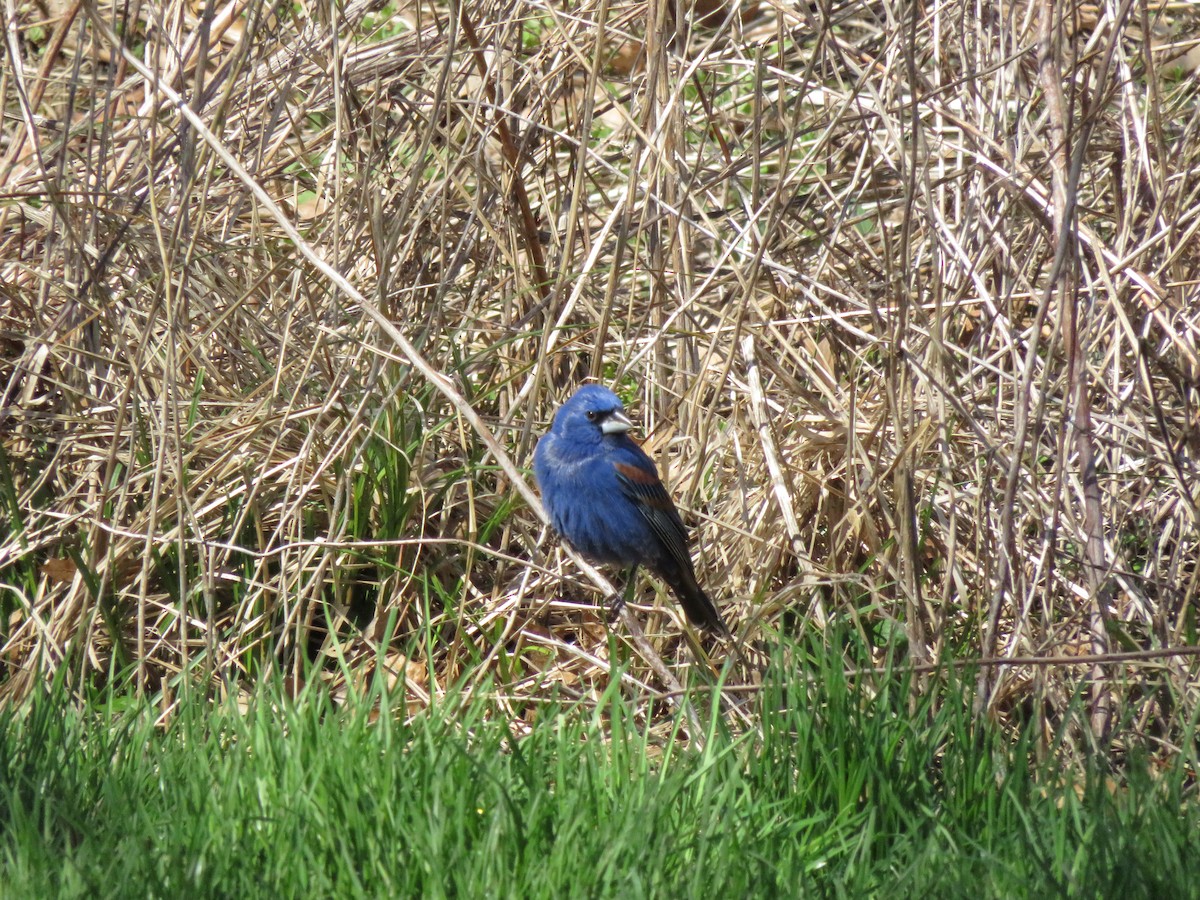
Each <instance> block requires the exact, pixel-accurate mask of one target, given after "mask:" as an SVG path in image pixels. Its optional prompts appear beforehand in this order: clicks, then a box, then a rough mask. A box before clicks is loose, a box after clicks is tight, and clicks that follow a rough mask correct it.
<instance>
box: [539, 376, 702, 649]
mask: <svg viewBox="0 0 1200 900" xmlns="http://www.w3.org/2000/svg"><path fill="white" fill-rule="evenodd" d="M632 427H633V423H632V422H630V421H629V418H628V417H627V416H626V415H625V407H624V406H622V405H621V401H620V399H619V398H618V397H617V395H616V394H614V393H613V392H612V391H610V390H609V389H608V388H606V387H601V386H600V385H598V384H589V385H585V386H583V387H581V388H580V389H579V390H578V391H576V392H575V394H574V396H572V397H571V399H570V400H568V401H567V402H566V403H564V404H563V406H562V408H561V409H559V411H558V414H557V415H555V417H554V425H553V426H552V427H551V429H550V431H549V432H547V433H546V434H545V435H543V436H542V438H541V440H539V441H538V444H537V449H536V450H535V451H534V454H533V472H534V475H535V476H536V477H537V482H538V487H539V489H540V490H541V492H542V500H543V501H544V502H545V504H546V511H547V512H548V513H549V514H550V521H551V523H552V524H553V525H554V528H555V530H557V531H558V533H559V534H560V535H562V536H563V537H564V538H565V539H566V540H567V541H568V542H569V543H570V544H571V546H573V547H574V548H575V549H576V550H578V551H579V552H580V553H582V554H583V555H584V556H588V557H591V558H592V559H594V560H596V561H598V562H601V563H612V564H616V565H621V566H631V567H632V571H631V572H630V573H629V577H630V582H631V583H632V579H633V577H634V575H635V574H636V572H637V567H638V566H639V565H644V566H646V567H647V568H648V569H650V570H651V571H652V572H654V573H655V574H657V575H658V576H659V577H660V578H662V580H663V581H665V582H666V583H667V584H668V585H670V587H671V590H673V591H674V592H675V595H676V596H677V597H678V598H679V602H680V603H682V604H683V609H684V612H686V613H687V616H688V618H689V619H690V620H691V621H692V624H694V625H697V626H699V627H701V628H707V629H712V630H714V631H718V632H721V633H726V628H725V623H724V622H723V621H721V614H720V613H719V612H717V608H716V606H714V605H713V602H712V601H711V600H710V599H708V597H707V595H705V593H704V591H702V590H701V589H700V585H699V584H697V582H696V571H695V569H693V568H692V558H691V556H690V555H689V554H688V536H687V529H686V528H685V527H684V525H683V522H682V520H680V518H679V513H678V511H677V510H676V509H675V504H674V503H672V502H671V498H670V496H668V494H667V491H666V489H665V488H664V487H663V484H662V481H660V480H659V477H658V470H657V469H656V468H655V467H654V462H653V461H652V460H651V459H650V457H649V456H647V455H646V454H645V453H644V452H643V451H642V448H641V447H639V446H638V445H637V444H635V443H634V442H633V441H632V440H631V439H630V437H629V435H628V434H626V432H628V431H629V429H630V428H632Z"/></svg>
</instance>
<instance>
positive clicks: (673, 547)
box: [613, 458, 692, 572]
mask: <svg viewBox="0 0 1200 900" xmlns="http://www.w3.org/2000/svg"><path fill="white" fill-rule="evenodd" d="M646 462H647V463H648V464H649V465H650V466H651V468H650V469H647V468H646V467H645V466H640V465H636V464H635V463H628V462H614V463H613V467H614V468H615V469H616V470H617V480H618V481H619V482H620V483H621V489H622V490H623V491H624V492H625V496H627V497H628V498H629V499H630V500H632V501H633V502H634V504H635V505H636V506H637V508H638V512H640V513H641V514H642V516H643V517H644V518H645V519H646V521H647V522H648V523H649V524H650V528H651V530H652V531H653V532H654V534H655V535H656V536H657V537H658V539H659V540H660V541H662V544H663V547H665V548H666V550H667V553H669V554H670V556H671V558H672V559H673V560H675V562H676V563H678V564H679V566H680V567H681V568H683V569H684V570H685V571H689V572H690V571H691V569H692V557H691V555H690V554H689V553H688V549H687V529H686V528H685V527H684V525H683V520H682V519H680V518H679V512H678V510H676V509H675V504H674V503H672V502H671V496H670V495H669V494H668V493H667V489H666V488H664V487H663V483H662V481H661V480H659V477H658V474H657V473H656V472H655V471H654V470H653V465H654V464H653V463H651V462H650V460H649V458H647V459H646Z"/></svg>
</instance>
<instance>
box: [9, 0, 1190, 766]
mask: <svg viewBox="0 0 1200 900" xmlns="http://www.w3.org/2000/svg"><path fill="white" fill-rule="evenodd" d="M22 9H23V10H25V11H24V12H22V13H21V14H20V15H19V16H18V17H17V20H16V24H17V27H16V29H15V30H13V31H11V32H10V33H9V35H8V36H7V37H6V42H5V53H6V54H7V57H6V66H5V69H4V72H3V75H2V77H0V102H2V103H3V108H4V113H5V117H4V122H5V125H4V133H3V145H2V151H3V153H2V158H0V192H2V195H0V199H2V207H0V225H2V227H0V282H2V283H3V284H4V285H5V287H4V290H3V308H2V322H0V339H2V340H3V362H2V364H0V365H2V367H0V391H2V395H0V396H2V410H0V417H2V422H3V428H2V431H0V436H2V440H0V503H2V504H3V509H4V516H5V517H6V521H7V522H8V524H9V527H8V528H7V530H6V531H5V532H4V533H3V534H0V579H2V584H0V645H2V649H0V661H2V663H0V665H2V667H3V668H0V690H2V691H3V693H4V694H5V696H8V697H22V696H27V695H29V694H30V693H36V691H37V690H40V687H39V686H40V685H42V684H43V683H44V682H45V681H47V680H48V679H51V678H53V677H55V676H56V674H62V676H63V678H64V679H65V681H66V682H67V683H69V684H70V685H72V687H73V688H75V689H77V690H80V691H86V690H91V689H96V688H97V687H100V686H104V685H110V684H115V685H124V686H128V687H131V688H133V689H135V690H136V691H137V692H139V693H141V694H143V695H147V696H156V697H157V698H158V702H159V703H160V704H161V705H162V707H163V708H164V709H167V710H172V709H174V702H175V698H176V697H177V696H178V695H180V694H181V693H183V692H187V691H191V690H196V691H199V692H200V693H204V692H206V691H208V690H217V689H224V687H225V686H228V685H234V686H235V689H242V690H247V691H250V692H253V690H254V683H255V682H256V680H257V679H259V678H260V677H262V676H263V675H264V674H271V673H275V672H280V673H282V675H281V677H284V678H285V679H286V682H287V684H288V685H289V689H290V690H292V691H300V690H302V689H303V688H304V686H305V683H306V681H307V680H309V679H312V678H315V679H317V680H319V681H324V682H328V683H329V689H330V690H331V691H334V692H335V693H336V692H346V691H350V690H352V689H354V687H355V685H356V684H361V683H364V682H367V681H370V680H371V678H373V677H374V676H375V675H376V674H382V675H384V676H386V677H388V678H391V679H393V680H394V681H396V682H397V683H399V684H402V685H403V686H404V688H403V689H404V691H405V692H406V705H405V709H406V710H409V711H411V712H416V711H417V710H418V709H420V708H422V707H425V706H427V705H432V704H436V703H437V702H438V698H439V697H440V696H441V695H442V694H443V692H444V691H445V690H446V687H447V686H448V685H455V684H459V685H461V684H464V683H465V684H467V685H468V690H469V691H470V692H472V693H473V694H476V693H484V692H490V693H492V694H494V695H495V697H496V698H498V702H503V703H507V704H509V705H510V706H511V708H512V709H513V710H517V709H521V708H523V704H525V703H527V702H533V701H536V700H537V699H538V698H540V697H542V696H544V695H545V694H546V693H547V692H548V691H551V690H554V689H557V690H559V691H560V692H561V695H562V696H563V697H564V698H571V699H574V700H576V701H579V702H584V701H586V700H589V699H591V698H595V697H598V696H604V695H605V692H606V691H608V690H609V689H610V688H611V684H610V676H611V668H610V665H611V662H612V660H613V658H614V657H616V658H619V659H622V660H625V661H627V662H628V667H627V668H625V669H623V670H622V671H623V672H624V675H623V677H624V678H625V679H626V682H625V683H626V684H627V685H633V684H640V685H645V686H646V688H647V690H646V692H645V693H643V694H642V695H641V696H643V697H651V696H655V695H656V694H661V693H662V692H663V691H665V689H666V685H665V682H664V679H663V676H662V671H661V669H656V668H654V667H653V666H652V663H653V662H654V658H661V659H662V660H664V661H665V662H666V663H667V665H668V666H669V667H670V671H669V672H668V675H670V677H672V678H675V677H679V678H681V679H682V680H683V681H685V682H687V681H690V680H693V675H692V671H691V669H692V667H694V668H695V669H696V670H697V671H699V670H702V669H704V668H705V665H704V664H703V659H702V658H701V656H700V655H699V652H698V651H699V650H700V649H701V648H697V647H692V646H691V645H689V643H688V642H687V641H685V640H684V639H683V638H682V636H681V635H682V631H683V629H682V626H681V623H680V621H679V619H678V617H677V614H676V613H675V612H674V611H673V609H672V605H671V603H670V602H669V601H666V600H665V599H664V598H663V597H662V596H661V592H660V589H659V588H658V587H657V586H650V585H645V586H643V587H642V589H641V593H640V594H639V597H638V600H639V604H638V605H637V607H636V612H637V615H638V617H639V618H640V619H641V621H643V622H644V627H645V629H646V632H647V635H648V638H649V643H648V644H637V643H633V644H628V645H627V644H626V643H625V641H626V635H625V633H624V631H621V632H619V638H618V642H617V643H613V642H610V639H609V635H608V633H607V631H606V628H605V627H604V624H603V622H602V620H601V615H600V614H599V613H596V612H593V611H592V607H594V606H596V605H597V604H598V602H599V601H601V600H602V599H603V598H602V597H600V596H598V595H597V594H596V592H595V591H593V590H592V589H591V587H590V586H588V585H585V584H584V583H583V582H579V583H577V582H576V581H575V580H574V579H575V569H574V568H573V567H572V566H570V565H567V566H561V565H560V564H559V561H558V557H557V555H556V552H555V551H554V550H553V547H554V544H553V542H552V541H550V540H548V539H546V535H545V531H544V529H543V527H542V526H541V524H540V522H538V521H537V519H536V517H535V516H533V515H532V514H531V513H529V512H528V511H527V510H525V509H524V508H523V503H522V502H521V500H520V499H519V493H518V492H517V490H516V487H517V486H516V485H515V484H514V483H513V481H512V478H511V475H510V474H506V473H508V472H511V470H509V469H506V468H505V466H506V465H507V462H508V460H509V458H512V459H515V460H516V462H517V463H518V464H524V462H525V461H526V460H527V459H528V455H529V452H530V449H531V447H532V444H533V441H534V439H535V438H536V436H537V434H538V433H539V432H540V431H541V430H542V429H544V428H545V427H546V425H547V423H548V421H549V418H550V416H551V414H552V412H553V410H554V408H555V406H556V405H557V404H558V403H559V402H560V401H561V400H562V399H563V398H564V397H565V396H566V395H567V394H568V393H569V392H570V390H572V389H573V388H574V387H575V386H576V385H577V384H578V383H579V382H580V381H581V380H583V379H584V378H587V377H594V378H599V379H602V380H604V381H606V382H610V383H612V384H614V385H615V386H616V387H617V389H618V391H619V392H620V393H621V394H622V395H623V396H624V397H625V398H627V400H628V401H629V403H630V405H631V407H632V411H633V413H634V415H635V416H636V417H637V418H638V419H639V421H640V422H641V423H642V425H643V427H644V432H645V434H646V435H647V438H648V441H647V446H648V448H649V450H650V451H651V452H652V453H653V454H654V456H655V458H656V459H657V460H658V462H659V463H660V466H661V468H662V469H663V471H664V473H665V476H666V478H667V480H668V481H669V483H670V485H671V490H672V492H673V494H674V496H676V497H677V498H678V500H679V501H680V503H681V505H682V507H683V508H684V509H685V512H686V515H687V517H688V519H689V520H690V521H691V522H692V523H693V524H694V526H695V533H696V537H697V542H696V543H697V546H698V548H699V551H698V552H699V559H698V564H699V568H700V571H701V573H702V576H703V579H704V580H705V581H706V583H707V584H709V585H711V586H712V589H713V593H714V594H715V595H716V596H717V598H718V600H719V602H720V604H721V605H722V607H723V610H724V612H725V613H726V615H727V617H728V618H729V619H730V620H731V622H732V623H733V624H734V626H735V629H736V630H737V631H738V633H739V640H740V641H741V643H742V645H743V646H744V653H743V655H742V656H738V657H737V658H738V659H739V660H744V661H740V662H739V664H738V665H737V666H735V667H734V669H733V670H732V671H731V672H730V673H729V674H728V677H727V682H726V683H727V685H728V688H729V689H728V691H727V694H728V696H727V699H726V708H732V707H731V704H732V701H733V698H736V697H737V696H739V695H738V693H737V691H738V689H740V688H742V687H744V686H746V685H753V684H754V683H756V682H757V680H759V678H760V677H761V672H760V671H759V670H760V669H761V667H762V665H763V661H762V660H761V659H760V658H759V657H760V655H761V651H762V650H763V647H764V646H765V644H764V642H765V643H770V642H771V641H773V640H774V639H775V636H776V635H782V636H789V635H790V636H795V635H798V634H803V633H807V632H808V631H811V630H816V631H818V632H821V631H823V630H824V629H827V628H830V627H832V626H836V627H838V628H842V627H847V625H848V626H849V627H850V628H851V630H852V632H853V633H855V634H857V635H858V637H857V638H856V641H857V644H856V646H855V647H854V648H851V649H849V650H848V651H847V654H846V658H845V665H847V666H849V667H853V668H859V669H870V668H874V667H878V666H879V665H881V664H882V663H883V661H884V660H885V659H894V658H897V654H898V655H899V658H902V659H903V660H904V661H905V662H906V663H911V664H912V665H914V666H918V667H920V666H925V667H928V666H934V665H936V664H937V663H938V662H939V661H941V660H943V659H945V658H947V657H954V658H957V659H964V658H982V659H983V660H984V661H985V662H984V664H983V665H982V666H980V667H979V668H978V670H977V672H978V675H977V680H976V682H975V684H974V685H973V691H974V701H973V703H974V710H975V712H976V713H978V714H979V715H986V716H990V717H992V719H993V720H995V721H996V722H998V723H999V724H1000V725H1002V726H1003V727H1006V728H1009V729H1010V731H1011V734H1012V735H1013V736H1014V739H1015V736H1016V735H1018V734H1032V735H1033V736H1032V737H1028V738H1027V739H1028V740H1034V741H1036V742H1037V743H1038V747H1039V752H1046V753H1051V752H1055V753H1057V752H1059V751H1062V755H1063V756H1066V757H1074V758H1076V759H1082V757H1083V756H1085V755H1086V754H1088V753H1090V752H1091V751H1092V750H1093V749H1094V748H1097V747H1110V748H1112V749H1114V750H1115V751H1116V752H1117V753H1125V752H1128V751H1131V750H1138V749H1139V748H1140V749H1141V750H1144V751H1145V752H1149V753H1152V754H1157V753H1162V754H1165V755H1167V756H1172V755H1175V754H1176V753H1177V752H1178V749H1179V748H1180V747H1182V746H1184V743H1185V735H1186V734H1188V732H1187V731H1186V728H1187V723H1188V722H1189V721H1192V720H1193V719H1194V718H1195V715H1196V710H1197V703H1196V699H1197V691H1196V685H1197V683H1198V681H1197V678H1196V671H1197V670H1196V656H1195V650H1196V646H1197V641H1196V613H1195V610H1196V609H1197V608H1198V606H1197V578H1198V574H1197V573H1198V570H1197V565H1196V560H1197V558H1198V555H1200V530H1198V528H1197V524H1198V523H1197V499H1196V495H1195V490H1194V484H1195V477H1194V471H1195V467H1196V455H1197V452H1198V445H1197V442H1196V440H1195V419H1196V413H1195V411H1196V408H1197V403H1198V401H1200V394H1198V392H1197V389H1198V384H1200V380H1198V379H1200V374H1198V373H1200V363H1198V355H1197V330H1198V327H1200V304H1197V303H1196V299H1195V298H1196V288H1195V285H1196V283H1197V277H1198V276H1197V253H1196V247H1197V246H1198V245H1197V242H1196V240H1195V232H1196V223H1197V221H1200V220H1198V218H1197V214H1196V198H1197V191H1198V190H1200V188H1198V187H1197V185H1198V183H1200V182H1197V179H1196V178H1194V177H1193V175H1194V171H1195V169H1196V166H1197V160H1198V159H1200V152H1198V149H1200V139H1198V137H1197V129H1196V125H1197V122H1200V118H1198V110H1200V106H1198V104H1197V94H1198V90H1197V85H1198V82H1197V80H1196V79H1195V78H1194V77H1193V76H1192V74H1191V69H1190V68H1189V67H1191V66H1192V65H1193V55H1194V53H1195V50H1196V47H1195V40H1194V39H1192V38H1190V37H1188V36H1189V35H1192V34H1195V33H1196V28H1195V26H1196V25H1197V21H1196V15H1197V14H1196V11H1195V10H1194V9H1192V8H1191V7H1187V6H1183V5H1180V4H1166V3H1157V2H1151V0H1135V2H1133V3H1129V4H1115V3H1104V4H1100V5H1092V4H1082V3H1068V4H1052V3H1049V2H1048V0H1039V2H1030V3H1014V4H1008V5H999V6H996V5H991V6H987V5H984V6H978V5H976V4H972V3H969V2H966V0H951V2H949V3H947V4H941V5H922V4H915V3H907V4H905V3H898V2H887V0H885V2H880V3H871V4H863V3H855V2H847V3H818V4H815V5H812V4H809V5H790V4H775V3H764V4H761V5H758V6H751V5H749V4H746V5H744V6H739V7H735V6H730V7H726V8H724V9H725V12H727V13H728V14H724V13H722V14H718V15H716V16H715V17H714V18H710V19H707V20H706V22H705V24H704V25H703V26H696V27H692V26H691V25H689V24H688V21H689V20H688V19H687V16H686V15H682V14H679V15H677V13H678V12H679V11H678V10H677V9H676V8H675V6H674V5H672V4H667V3H666V2H665V0H653V2H648V3H630V4H623V5H613V4H609V3H607V2H604V0H599V2H597V0H580V2H577V3H572V4H570V5H569V6H562V5H560V4H549V3H543V2H540V0H517V2H509V3H494V2H483V3H478V4H466V5H462V4H459V5H455V4H451V5H442V4H440V3H437V2H434V3H428V4H426V3H408V2H402V3H397V4H392V5H387V6H382V7H381V6H380V5H379V4H377V3H370V2H362V0H351V2H348V3H344V4H340V5H339V4H334V5H332V6H330V5H328V4H326V5H306V4H304V3H298V4H295V5H293V6H291V7H287V8H282V7H277V6H269V5H266V4H263V3H262V2H259V0H251V2H248V3H246V4H238V5H220V4H215V3H212V4H206V5H204V6H203V8H202V9H200V11H199V12H196V9H199V8H196V7H192V6H189V5H187V4H183V3H177V2H174V0H164V2H160V3H154V4H135V5H133V6H128V5H123V4H116V5H112V4H108V3H102V4H91V3H89V4H83V5H81V6H78V7H69V8H67V9H66V10H64V11H63V12H62V13H61V14H59V15H58V16H57V17H56V18H53V19H51V20H49V21H41V20H40V19H39V18H37V17H38V16H39V15H40V13H37V12H35V9H36V7H34V6H29V7H22ZM676 19H678V24H676ZM118 34H119V35H121V37H120V38H117V37H116V35H118ZM122 41H123V42H124V43H123V44H121V43H120V42H122ZM168 91H171V92H175V93H174V94H171V93H168ZM173 97H178V98H179V100H178V101H177V100H175V99H173ZM181 104H182V105H183V106H185V107H186V110H187V113H188V115H187V116H185V115H184V114H183V112H182V111H181ZM276 212H281V215H280V216H279V217H276V215H275V214H276ZM329 267H332V268H329ZM334 270H336V271H334ZM339 277H340V278H344V283H340V286H339V282H338V281H337V278H339ZM385 325H386V326H387V327H384V326H385ZM388 328H391V329H392V331H388ZM426 364H427V365H428V367H427V368H423V367H424V366H425V365H426ZM476 414H477V415H478V417H481V418H476ZM485 432H487V433H488V434H489V435H490V434H492V433H494V434H495V435H497V436H498V438H499V444H498V445H489V444H488V442H487V440H486V439H485ZM418 637H419V638H420V641H419V642H417V641H414V638H418ZM414 646H419V647H420V652H419V653H417V652H415V651H413V649H412V648H413V647H414ZM630 647H633V648H635V649H634V650H631V649H630ZM707 649H708V651H709V653H710V655H711V656H712V658H713V664H714V665H715V666H718V667H719V666H720V665H721V663H722V660H723V659H724V658H725V657H726V656H736V654H734V653H732V651H731V650H729V649H728V648H707ZM698 658H700V659H701V662H700V663H699V664H698V663H696V659H698ZM920 671H922V672H928V669H927V668H926V669H921V670H920ZM68 676H69V677H68ZM401 676H403V677H401ZM697 677H698V675H697ZM939 677H940V676H928V675H923V676H922V679H921V680H920V682H919V683H920V684H921V685H922V687H924V686H926V685H927V684H931V683H932V684H936V683H937V681H938V678H939ZM464 679H465V682H464ZM643 707H644V708H643V709H642V711H641V713H640V715H643V716H647V717H649V718H650V719H658V718H662V717H664V716H667V717H669V716H670V715H672V714H673V713H672V712H671V710H672V706H671V704H669V703H666V702H649V701H647V702H646V703H645V704H643ZM743 724H745V723H743ZM1027 728H1031V729H1033V730H1032V731H1031V732H1027V731H1026V729H1027ZM693 730H694V729H693ZM1139 752H1140V751H1139Z"/></svg>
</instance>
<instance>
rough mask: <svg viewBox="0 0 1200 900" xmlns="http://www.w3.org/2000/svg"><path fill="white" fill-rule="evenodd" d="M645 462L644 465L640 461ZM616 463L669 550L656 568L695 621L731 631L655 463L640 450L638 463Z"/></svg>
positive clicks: (631, 494)
mask: <svg viewBox="0 0 1200 900" xmlns="http://www.w3.org/2000/svg"><path fill="white" fill-rule="evenodd" d="M643 461H644V464H643V465H639V464H638V463H641V462H643ZM613 465H614V467H615V468H616V472H617V481H618V482H620V484H621V489H622V491H623V492H624V493H625V496H626V497H628V498H629V499H630V500H632V501H633V503H634V505H635V506H637V508H638V512H640V513H641V514H642V517H643V518H644V519H645V520H646V522H647V523H649V525H650V530H651V531H653V532H654V535H655V537H657V538H658V540H659V542H660V544H661V545H662V548H663V549H664V550H665V551H666V555H667V557H668V559H667V560H663V562H664V563H665V565H656V566H654V567H653V568H655V570H656V571H657V573H658V575H659V576H661V577H662V578H663V579H664V580H665V581H666V582H667V584H669V585H670V586H671V590H673V591H674V592H675V595H676V596H677V597H678V598H679V601H680V603H682V604H683V609H684V611H685V612H686V613H687V616H688V618H689V619H690V620H691V621H692V623H693V624H695V625H698V626H700V627H701V628H708V629H711V630H713V631H716V632H718V633H721V634H727V633H728V629H727V628H726V627H725V622H724V621H723V620H722V619H721V614H720V613H719V612H718V611H717V607H716V606H715V605H714V604H713V602H712V600H710V599H709V597H708V595H707V594H705V593H704V591H703V590H701V588H700V585H699V584H698V583H697V581H696V572H695V569H693V568H692V557H691V554H690V553H688V546H687V545H688V536H687V528H685V527H684V524H683V520H682V519H680V518H679V511H678V510H677V509H675V504H674V503H672V502H671V497H670V495H669V494H668V493H667V490H666V488H664V487H663V483H662V481H661V480H659V477H658V472H657V471H655V469H654V463H652V462H651V461H650V458H649V457H647V456H646V455H645V454H644V453H642V452H641V451H640V450H638V452H637V456H635V457H634V462H631V463H628V462H616V463H613Z"/></svg>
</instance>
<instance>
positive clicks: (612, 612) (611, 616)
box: [608, 563, 638, 625]
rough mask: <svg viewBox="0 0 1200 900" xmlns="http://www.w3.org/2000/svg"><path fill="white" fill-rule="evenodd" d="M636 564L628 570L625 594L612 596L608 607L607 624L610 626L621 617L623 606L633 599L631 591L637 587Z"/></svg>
mask: <svg viewBox="0 0 1200 900" xmlns="http://www.w3.org/2000/svg"><path fill="white" fill-rule="evenodd" d="M637 569H638V567H637V563H634V564H633V568H631V569H630V570H629V578H628V580H627V581H626V582H625V594H624V596H622V595H621V594H613V595H612V600H611V602H610V603H609V606H608V624H609V625H611V624H612V623H613V622H615V621H617V617H618V616H620V615H621V610H623V609H624V608H625V605H626V604H627V603H629V602H630V601H631V600H632V599H633V591H634V588H635V587H636V585H637V577H636V576H637Z"/></svg>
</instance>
